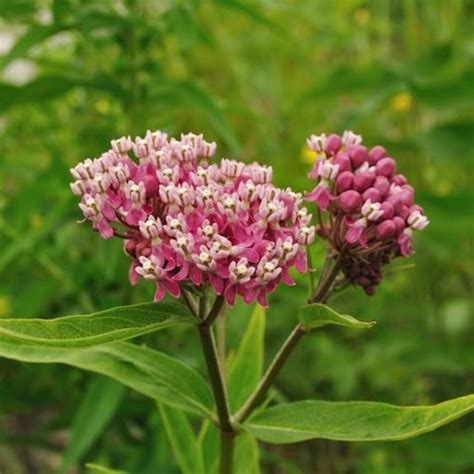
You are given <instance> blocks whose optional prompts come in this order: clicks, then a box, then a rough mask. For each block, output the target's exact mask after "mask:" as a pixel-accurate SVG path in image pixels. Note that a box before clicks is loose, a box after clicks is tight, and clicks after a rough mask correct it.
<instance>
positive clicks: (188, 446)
mask: <svg viewBox="0 0 474 474" xmlns="http://www.w3.org/2000/svg"><path fill="white" fill-rule="evenodd" d="M158 408H159V410H160V414H161V418H162V420H163V423H164V425H165V429H166V433H167V435H168V441H169V443H170V445H171V448H172V450H173V454H174V456H175V458H176V461H177V463H178V465H179V468H180V470H181V472H182V473H183V474H204V472H205V471H204V463H203V458H202V452H201V446H200V444H199V442H198V440H197V437H196V435H195V434H194V432H193V428H192V426H191V423H190V422H189V420H188V418H187V417H186V415H185V414H184V413H183V412H182V411H181V410H176V409H174V408H170V407H165V406H164V405H163V404H158Z"/></svg>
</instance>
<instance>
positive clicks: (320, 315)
mask: <svg viewBox="0 0 474 474" xmlns="http://www.w3.org/2000/svg"><path fill="white" fill-rule="evenodd" d="M299 318H300V322H301V323H302V324H303V326H304V327H305V329H306V330H311V329H315V328H320V327H322V326H326V325H328V324H336V325H337V326H347V327H350V328H370V327H372V326H373V325H374V324H375V321H359V320H358V319H356V318H354V317H352V316H350V315H349V314H339V313H338V312H336V311H334V310H333V309H332V308H330V307H329V306H326V305H325V304H320V303H314V304H311V305H309V306H305V307H304V308H302V309H301V310H300V313H299Z"/></svg>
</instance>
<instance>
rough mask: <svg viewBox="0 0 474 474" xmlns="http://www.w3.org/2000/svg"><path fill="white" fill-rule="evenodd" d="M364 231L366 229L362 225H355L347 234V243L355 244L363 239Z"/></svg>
mask: <svg viewBox="0 0 474 474" xmlns="http://www.w3.org/2000/svg"><path fill="white" fill-rule="evenodd" d="M364 230H365V227H364V226H362V225H353V226H352V227H350V228H349V230H348V231H347V233H346V241H347V242H349V243H350V244H355V243H356V242H358V241H359V239H360V238H361V236H362V234H363V233H364Z"/></svg>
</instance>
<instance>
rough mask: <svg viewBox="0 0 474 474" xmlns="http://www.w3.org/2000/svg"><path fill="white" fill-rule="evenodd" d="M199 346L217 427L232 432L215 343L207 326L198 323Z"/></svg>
mask: <svg viewBox="0 0 474 474" xmlns="http://www.w3.org/2000/svg"><path fill="white" fill-rule="evenodd" d="M198 331H199V337H200V339H201V346H202V350H203V353H204V359H205V361H206V367H207V372H208V374H209V379H210V382H211V389H212V393H213V395H214V401H215V402H216V408H217V416H218V418H219V427H220V429H221V430H222V431H225V432H228V433H231V432H233V430H234V429H233V427H232V424H231V423H230V414H229V407H228V404H227V395H226V392H225V386H224V380H223V378H222V374H221V369H220V366H219V360H218V358H217V351H216V345H215V343H214V337H213V336H212V332H211V329H210V328H209V327H208V326H205V325H203V324H200V325H199V326H198Z"/></svg>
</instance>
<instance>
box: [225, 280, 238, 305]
mask: <svg viewBox="0 0 474 474" xmlns="http://www.w3.org/2000/svg"><path fill="white" fill-rule="evenodd" d="M235 294H236V287H235V285H232V284H231V285H229V286H228V287H227V288H226V290H225V292H224V296H225V300H226V301H227V304H228V305H229V306H234V304H235Z"/></svg>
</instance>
